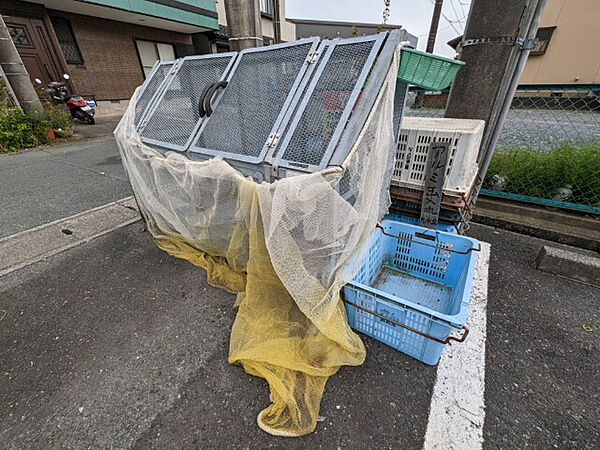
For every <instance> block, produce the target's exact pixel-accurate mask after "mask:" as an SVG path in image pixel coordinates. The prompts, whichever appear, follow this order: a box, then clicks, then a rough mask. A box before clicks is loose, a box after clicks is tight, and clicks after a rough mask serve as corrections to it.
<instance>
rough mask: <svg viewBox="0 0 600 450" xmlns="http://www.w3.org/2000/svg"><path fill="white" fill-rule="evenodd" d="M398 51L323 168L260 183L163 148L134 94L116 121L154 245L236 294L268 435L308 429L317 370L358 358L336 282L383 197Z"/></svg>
mask: <svg viewBox="0 0 600 450" xmlns="http://www.w3.org/2000/svg"><path fill="white" fill-rule="evenodd" d="M398 51H399V49H398ZM398 57H399V54H398V52H396V54H395V56H394V58H393V62H392V64H391V66H390V69H389V72H388V75H387V76H386V78H385V81H384V83H383V86H382V89H381V90H380V91H379V94H378V97H377V99H376V101H375V104H374V106H373V108H372V110H371V113H370V114H369V116H368V118H367V121H366V123H365V124H364V126H363V128H362V131H361V133H360V135H359V137H358V139H357V141H356V142H355V143H354V144H353V147H352V150H351V151H350V153H349V156H348V158H347V159H346V161H345V162H344V163H343V165H342V167H339V168H330V169H328V170H326V171H324V172H317V173H311V174H305V175H299V176H294V177H291V178H285V179H282V180H279V181H276V182H274V183H271V184H268V183H262V184H258V183H255V182H254V181H253V180H252V179H250V178H245V177H244V176H242V175H241V174H240V173H239V172H238V171H236V170H235V169H233V168H232V167H231V166H230V165H229V164H228V163H227V162H226V161H224V160H223V159H220V158H213V159H210V160H208V161H202V162H199V161H193V160H190V159H188V158H187V157H186V156H184V155H182V154H178V153H176V152H169V153H167V154H166V155H163V154H162V153H161V152H158V151H156V150H154V149H152V148H150V147H148V146H147V145H145V144H144V143H143V142H142V141H141V140H140V137H139V135H138V133H137V132H136V130H135V126H134V119H135V117H134V115H135V105H136V101H135V98H136V96H135V95H134V97H133V98H132V101H131V103H130V105H129V109H128V111H127V113H126V114H125V116H124V117H123V119H122V120H121V123H120V124H119V126H118V127H117V129H116V131H115V136H116V139H117V142H118V145H119V149H120V151H121V155H122V159H123V164H124V166H125V168H126V170H127V173H128V175H129V179H130V181H131V185H132V188H133V191H134V193H135V197H136V199H137V201H138V204H139V206H140V209H141V212H142V214H143V216H144V218H145V220H146V223H147V227H148V230H149V231H150V233H151V234H152V236H153V237H154V239H155V241H156V242H157V244H158V245H159V246H160V247H161V248H163V249H164V250H166V251H167V252H169V253H170V254H172V255H175V256H178V257H181V258H185V259H188V260H189V261H191V262H193V263H194V264H197V265H199V266H202V267H204V268H205V269H206V270H207V273H208V277H209V281H210V282H211V283H212V284H215V285H217V286H220V287H224V288H226V289H228V290H230V291H232V292H237V293H238V299H237V302H236V304H237V305H238V306H239V310H238V312H237V316H236V320H235V323H234V326H233V329H232V332H231V343H230V355H229V360H230V361H231V362H239V363H241V364H242V365H243V366H244V368H245V369H246V371H247V372H249V373H251V374H254V375H258V376H261V377H264V378H266V379H267V381H268V382H269V385H270V389H271V398H272V401H273V404H272V405H270V406H269V407H268V408H266V409H265V410H263V411H262V412H261V413H260V414H259V417H258V423H259V425H260V426H261V428H263V429H264V430H266V431H268V432H270V433H272V434H278V435H282V436H299V435H303V434H306V433H309V432H311V431H312V430H314V428H315V426H316V423H317V416H318V411H319V404H320V400H321V396H322V393H323V389H324V386H325V382H326V380H327V378H328V377H329V376H330V375H333V374H334V373H335V372H336V371H337V370H338V368H339V367H340V366H341V365H359V364H361V363H362V362H363V360H364V356H365V350H364V346H363V344H362V342H361V340H360V338H359V337H358V336H357V335H356V334H355V333H354V332H353V331H352V330H351V329H350V328H349V326H348V324H347V321H346V316H345V309H344V306H343V304H342V302H341V300H340V296H339V292H340V288H341V287H342V286H343V285H344V284H345V283H346V282H348V281H349V280H351V279H352V277H353V276H354V275H355V274H356V272H357V271H358V269H359V268H360V264H361V262H362V260H363V255H364V254H365V252H366V250H367V247H368V243H369V240H370V237H371V234H372V232H373V230H374V228H375V225H376V223H377V221H378V220H379V219H380V218H381V217H382V216H383V214H384V213H385V211H386V210H387V207H388V205H389V196H388V186H389V182H390V176H391V168H392V163H393V158H394V146H393V144H394V136H393V126H392V118H393V111H394V91H395V86H396V72H397V68H398ZM208 301H210V299H207V302H208Z"/></svg>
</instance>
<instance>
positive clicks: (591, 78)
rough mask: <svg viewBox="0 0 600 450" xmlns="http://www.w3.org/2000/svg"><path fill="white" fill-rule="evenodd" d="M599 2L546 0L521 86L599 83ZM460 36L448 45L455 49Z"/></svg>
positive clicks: (591, 0)
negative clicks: (534, 44)
mask: <svg viewBox="0 0 600 450" xmlns="http://www.w3.org/2000/svg"><path fill="white" fill-rule="evenodd" d="M599 24H600V1H599V0H547V3H546V6H545V8H544V11H543V13H542V17H541V19H540V24H539V27H538V32H537V35H536V37H537V39H538V43H537V45H536V46H535V48H533V49H532V50H531V51H530V52H529V58H528V59H527V63H526V64H525V68H524V69H523V73H522V74H521V78H520V80H519V84H520V85H531V86H545V85H555V86H568V85H594V84H599V83H600V58H599V57H598V55H599V54H600V51H599V50H598V49H600V31H599V30H600V25H599ZM461 41H462V36H458V37H456V38H454V39H452V40H451V41H448V45H449V46H450V47H452V48H454V49H456V48H457V47H458V45H459V44H460V42H461Z"/></svg>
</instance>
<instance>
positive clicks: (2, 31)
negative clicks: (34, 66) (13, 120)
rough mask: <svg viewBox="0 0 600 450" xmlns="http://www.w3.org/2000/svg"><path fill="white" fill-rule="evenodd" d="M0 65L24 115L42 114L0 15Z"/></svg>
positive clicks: (39, 104)
mask: <svg viewBox="0 0 600 450" xmlns="http://www.w3.org/2000/svg"><path fill="white" fill-rule="evenodd" d="M0 65H1V66H2V69H3V70H4V74H5V75H6V79H7V80H8V83H9V84H10V86H11V87H12V90H13V91H14V93H15V96H16V97H17V100H18V101H19V104H20V105H21V108H23V111H25V112H26V113H36V112H42V111H43V110H44V108H43V106H42V103H41V102H40V99H39V97H38V95H37V92H36V91H35V89H34V88H33V85H32V84H31V80H30V79H29V74H28V73H27V69H25V66H24V65H23V61H22V60H21V56H20V55H19V52H18V51H17V47H15V43H14V42H13V40H12V38H11V37H10V34H9V33H8V28H6V24H5V23H4V19H3V18H2V16H1V15H0Z"/></svg>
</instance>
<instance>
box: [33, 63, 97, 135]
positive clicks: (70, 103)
mask: <svg viewBox="0 0 600 450" xmlns="http://www.w3.org/2000/svg"><path fill="white" fill-rule="evenodd" d="M63 78H64V79H65V80H69V78H70V77H69V75H68V74H66V73H65V74H63ZM35 82H36V83H37V84H42V80H40V79H39V78H36V79H35ZM44 91H46V92H47V93H48V96H49V97H50V100H51V101H52V103H54V104H58V103H62V104H64V105H66V107H67V108H68V109H69V112H70V113H71V117H73V118H74V119H78V120H80V121H81V122H85V123H88V124H90V125H93V124H94V123H96V120H95V119H94V114H95V113H96V111H95V110H94V108H92V107H91V106H90V105H88V103H87V102H86V101H85V99H84V98H83V97H82V96H81V95H79V94H72V95H69V94H68V93H67V85H66V84H65V83H63V82H62V81H51V82H50V84H49V85H48V86H47V87H46V88H45V89H44Z"/></svg>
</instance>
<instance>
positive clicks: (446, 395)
mask: <svg viewBox="0 0 600 450" xmlns="http://www.w3.org/2000/svg"><path fill="white" fill-rule="evenodd" d="M489 260H490V245H489V244H485V243H482V244H481V252H480V253H479V255H477V265H476V267H475V279H474V281H473V290H472V294H471V304H470V306H469V317H468V319H467V327H468V328H469V336H468V337H467V339H466V340H465V341H464V342H463V343H460V344H459V343H453V344H452V345H447V346H446V348H445V349H444V352H443V353H442V356H441V358H440V362H439V364H438V370H437V380H436V382H435V385H434V387H433V395H432V397H431V407H430V410H429V420H428V422H427V431H426V432H425V441H424V443H423V448H424V449H425V450H431V449H469V450H473V449H481V448H482V446H483V422H484V419H485V404H484V397H483V394H484V389H485V335H486V310H487V288H488V269H489Z"/></svg>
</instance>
